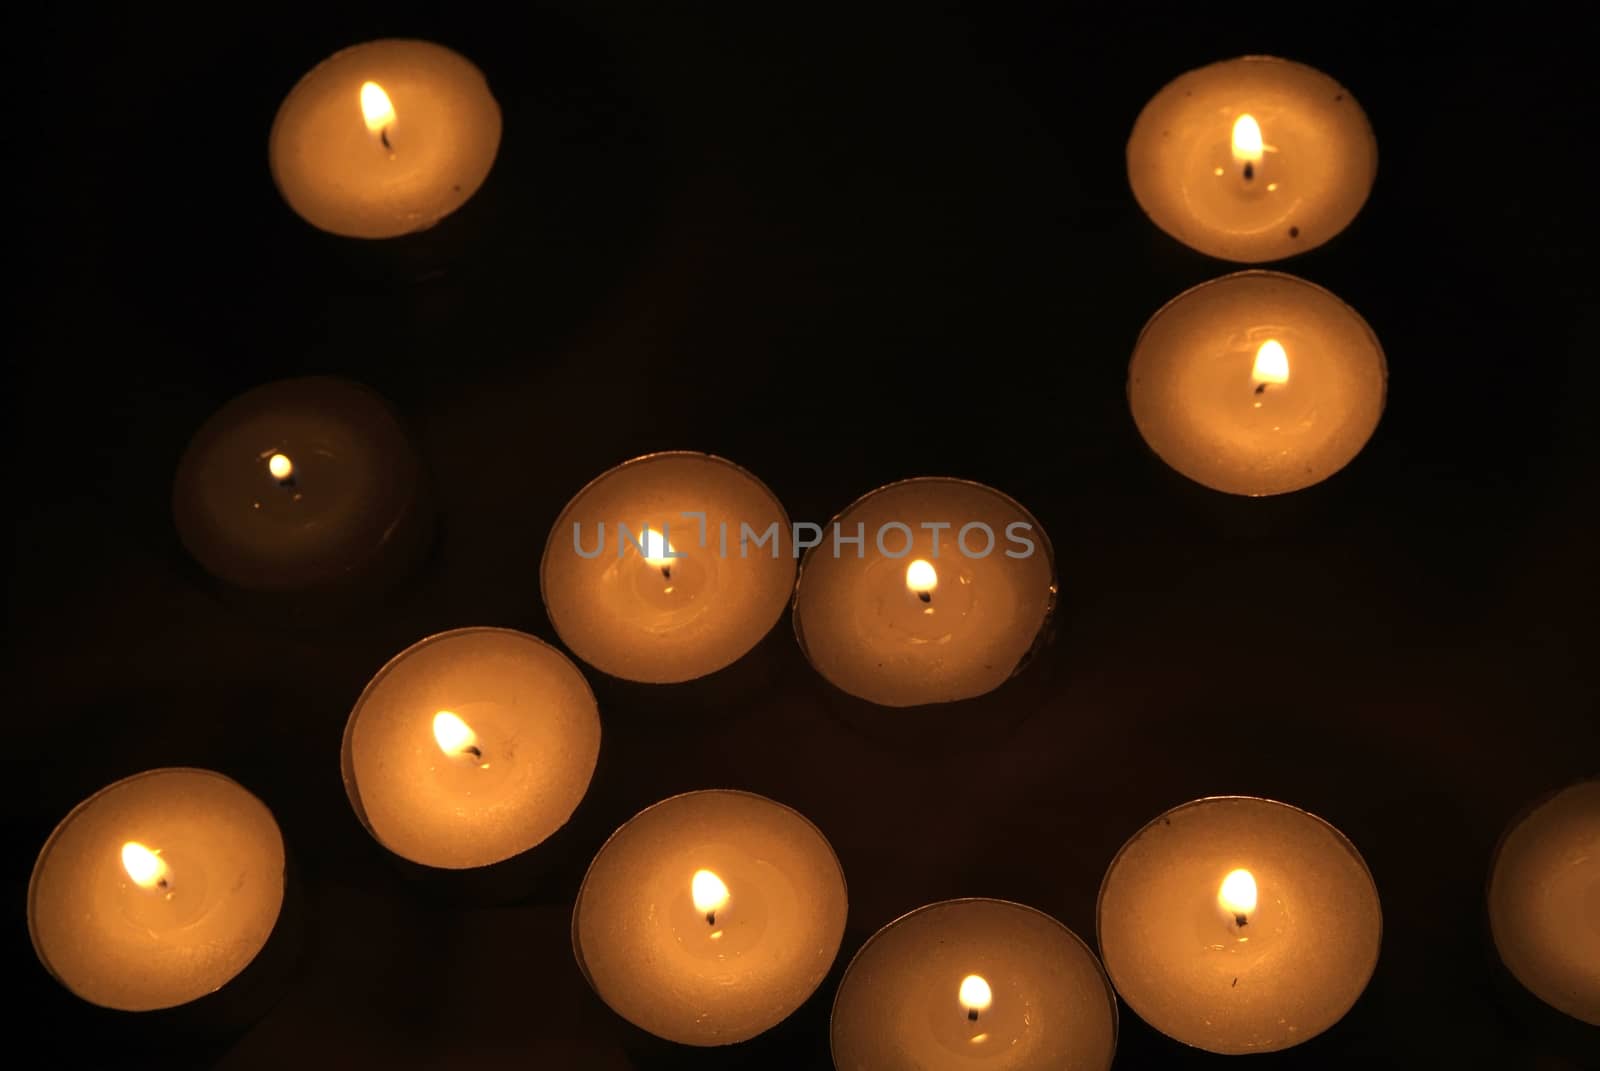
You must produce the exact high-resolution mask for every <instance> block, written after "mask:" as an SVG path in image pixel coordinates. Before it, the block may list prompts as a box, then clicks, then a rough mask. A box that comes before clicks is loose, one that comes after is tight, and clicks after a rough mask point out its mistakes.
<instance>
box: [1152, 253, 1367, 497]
mask: <svg viewBox="0 0 1600 1071" xmlns="http://www.w3.org/2000/svg"><path fill="white" fill-rule="evenodd" d="M1387 382H1388V368H1387V365H1386V363H1385V361H1384V356H1383V350H1382V348H1381V347H1380V346H1379V345H1378V339H1377V337H1376V336H1375V335H1374V334H1373V333H1372V329H1371V328H1370V327H1368V326H1367V322H1366V321H1365V320H1363V319H1362V318H1361V316H1360V315H1359V314H1358V313H1357V312H1356V311H1355V310H1354V309H1352V308H1350V306H1348V305H1346V304H1345V303H1344V302H1342V301H1340V300H1339V299H1338V298H1337V297H1335V296H1334V295H1332V294H1330V293H1328V291H1326V290H1324V289H1322V288H1321V287H1319V286H1315V285H1313V284H1311V283H1308V282H1306V281H1305V280H1303V279H1297V278H1295V277H1294V276H1292V275H1283V274H1280V273H1278V272H1267V271H1247V272H1239V273H1237V274H1235V275H1228V276H1224V277H1223V278H1221V279H1214V280H1212V281H1211V282H1208V283H1202V284H1201V285H1199V286H1197V287H1195V288H1194V289H1192V290H1187V291H1185V292H1184V293H1182V294H1180V295H1178V296H1177V297H1175V298H1173V299H1172V300H1171V301H1170V302H1168V303H1167V304H1166V305H1165V306H1164V307H1163V308H1162V309H1161V310H1160V311H1159V312H1157V313H1156V314H1155V316H1153V317H1151V319H1150V322H1149V323H1148V324H1146V325H1145V328H1144V331H1143V333H1142V334H1140V336H1139V341H1138V344H1137V345H1136V346H1135V347H1134V351H1133V358H1132V360H1131V361H1130V362H1129V365H1128V403H1129V406H1130V407H1131V409H1132V411H1133V420H1134V423H1135V424H1137V425H1138V427H1139V433H1140V434H1141V435H1143V436H1144V439H1145V442H1147V443H1149V444H1150V447H1151V449H1153V450H1154V451H1155V452H1156V453H1157V454H1158V455H1159V456H1160V457H1161V459H1162V460H1163V461H1165V462H1166V463H1167V464H1168V465H1171V466H1172V467H1173V468H1174V469H1176V470H1178V471H1179V472H1181V473H1183V474H1184V475H1185V476H1187V477H1189V478H1190V479H1191V480H1194V481H1195V482H1197V483H1201V484H1204V485H1205V486H1207V487H1210V488H1212V489H1213V490H1217V491H1225V492H1228V493H1230V494H1237V495H1275V494H1282V493H1284V492H1288V491H1297V490H1299V489H1301V488H1304V487H1309V486H1311V485H1312V484H1315V483H1318V482H1320V481H1322V480H1325V479H1327V478H1328V477H1329V476H1332V475H1333V474H1334V473H1336V472H1338V471H1339V470H1340V469H1342V468H1344V466H1345V465H1347V464H1349V463H1350V461H1351V460H1352V459H1353V458H1354V457H1355V456H1356V455H1357V454H1358V453H1360V452H1361V448H1362V447H1363V446H1365V445H1366V443H1367V440H1368V439H1369V438H1371V437H1372V432H1373V430H1374V429H1375V428H1376V427H1377V426H1378V418H1379V417H1380V416H1381V415H1382V413H1383V404H1384V396H1385V392H1386V389H1387Z"/></svg>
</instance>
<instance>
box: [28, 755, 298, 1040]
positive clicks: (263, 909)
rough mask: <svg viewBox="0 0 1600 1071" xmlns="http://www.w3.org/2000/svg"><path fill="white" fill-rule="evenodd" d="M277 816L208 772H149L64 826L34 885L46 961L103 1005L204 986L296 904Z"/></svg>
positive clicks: (151, 1003)
mask: <svg viewBox="0 0 1600 1071" xmlns="http://www.w3.org/2000/svg"><path fill="white" fill-rule="evenodd" d="M283 885H284V852H283V837H282V835H281V834H280V833H279V832H278V824H277V823H276V822H274V821H273V819H272V814H271V812H269V811H268V810H267V808H266V807H265V805H263V804H262V802H261V801H260V800H258V799H256V798H255V797H254V796H252V795H251V794H250V793H249V792H247V791H246V790H245V789H244V788H242V787H241V786H240V785H238V784H237V783H235V782H234V781H231V780H229V779H228V778H226V777H224V776H222V775H221V774H218V773H212V772H211V771H209V770H193V769H182V768H174V769H162V770H150V771H148V772H146V773H142V774H136V775H135V776H133V777H129V778H126V779H125V780H122V781H118V782H117V783H116V784H114V785H111V786H109V787H108V788H103V789H101V790H100V791H99V792H96V793H95V794H94V795H93V796H90V797H89V798H88V799H87V800H85V801H84V802H83V803H80V804H79V805H78V806H77V807H76V808H74V809H73V811H72V813H71V814H69V815H67V817H66V818H65V819H63V820H62V822H61V824H60V825H59V826H57V827H56V830H55V832H54V833H52V834H51V835H50V839H49V840H48V841H46V842H45V846H44V850H43V851H41V852H40V853H39V861H38V862H37V863H35V864H34V867H33V880H32V882H31V883H30V885H29V887H28V928H29V931H30V932H31V934H32V936H33V947H34V950H35V951H36V952H38V954H39V960H40V962H42V963H43V964H44V965H45V968H46V969H47V970H49V971H50V973H51V974H53V975H54V976H55V977H56V978H57V979H58V980H59V981H60V982H61V984H62V985H64V986H66V987H67V988H68V989H70V990H71V991H72V992H73V993H75V994H77V995H78V996H79V997H82V998H83V999H84V1000H87V1001H89V1002H90V1003H92V1004H98V1005H101V1006H103V1007H107V1008H116V1009H119V1010H122V1011H153V1010H155V1009H157V1008H170V1007H173V1006H175V1005H178V1004H186V1003H188V1002H189V1001H192V1000H195V999H197V998H199V997H203V996H205V995H206V994H208V993H211V992H213V991H215V990H216V989H219V988H220V987H221V986H223V985H224V984H226V983H227V982H228V981H229V980H230V979H232V978H233V977H234V976H235V975H237V974H238V973H239V972H240V971H242V970H244V968H245V967H247V966H249V964H250V962H251V961H252V960H253V959H255V957H256V954H257V953H258V952H260V951H261V948H262V946H263V945H265V944H266V942H267V938H268V937H269V936H270V935H271V933H272V929H273V927H274V926H275V925H277V921H278V912H279V910H280V908H281V907H282V906H283Z"/></svg>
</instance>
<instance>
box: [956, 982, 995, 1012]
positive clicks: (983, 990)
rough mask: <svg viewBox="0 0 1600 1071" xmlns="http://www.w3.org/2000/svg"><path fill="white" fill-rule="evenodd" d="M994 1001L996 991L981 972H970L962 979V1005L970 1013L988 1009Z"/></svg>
mask: <svg viewBox="0 0 1600 1071" xmlns="http://www.w3.org/2000/svg"><path fill="white" fill-rule="evenodd" d="M992 1003H994V991H993V990H991V989H990V988H989V983H988V982H987V981H986V980H985V979H984V977H983V976H982V975H980V974H969V975H967V976H966V977H965V978H963V979H961V1006H962V1007H963V1008H965V1009H967V1011H968V1012H969V1013H972V1012H981V1011H988V1010H989V1005H990V1004H992Z"/></svg>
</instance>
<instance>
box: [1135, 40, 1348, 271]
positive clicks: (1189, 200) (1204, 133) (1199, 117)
mask: <svg viewBox="0 0 1600 1071" xmlns="http://www.w3.org/2000/svg"><path fill="white" fill-rule="evenodd" d="M1241 116H1249V117H1250V118H1252V119H1254V120H1255V121H1256V125H1257V128H1258V129H1259V132H1260V140H1261V142H1262V151H1261V153H1260V159H1259V160H1253V161H1252V160H1250V156H1249V154H1244V155H1241V154H1240V152H1238V151H1236V148H1235V137H1234V128H1235V124H1236V123H1237V122H1238V120H1239V118H1240V117H1241ZM1246 162H1250V163H1251V167H1250V169H1249V171H1248V172H1246V170H1245V168H1244V164H1245V163H1246ZM1377 170H1378V143H1377V141H1376V140H1375V139H1374V138H1373V136H1372V126H1371V125H1370V124H1369V123H1368V122H1367V117H1366V114H1365V113H1363V112H1362V110H1361V106H1360V105H1358V104H1357V103H1356V102H1355V98H1354V97H1352V96H1351V95H1350V92H1349V91H1348V90H1346V89H1345V88H1344V87H1343V86H1341V85H1339V83H1337V82H1335V81H1334V80H1333V79H1331V78H1329V77H1328V76H1327V75H1325V74H1323V73H1322V72H1320V71H1317V70H1313V69H1312V68H1310V67H1307V66H1304V65H1303V64H1299V63H1291V62H1289V61H1288V60H1281V59H1273V58H1270V57H1266V56H1247V57H1244V58H1242V59H1235V60H1227V61H1225V62H1222V63H1213V64H1211V65H1210V66H1208V67H1202V68H1200V69H1199V70H1195V71H1190V72H1189V73H1187V74H1185V75H1182V76H1181V77H1179V78H1178V79H1176V80H1175V81H1173V82H1171V83H1170V84H1168V85H1167V86H1166V87H1165V88H1163V89H1162V90H1161V92H1159V93H1157V94H1156V96H1155V97H1154V98H1153V99H1152V100H1151V101H1150V103H1149V104H1147V105H1145V108H1144V111H1142V112H1141V113H1140V114H1139V118H1138V120H1137V122H1135V123H1134V127H1133V134H1132V135H1131V136H1130V137H1129V139H1128V181H1129V183H1130V184H1131V185H1132V187H1133V195H1134V197H1135V198H1136V199H1137V200H1138V202H1139V206H1140V207H1141V208H1143V209H1144V210H1145V213H1146V214H1147V215H1148V216H1149V217H1150V219H1151V220H1152V221H1153V222H1154V223H1155V224H1156V226H1158V227H1160V228H1161V229H1162V230H1164V231H1166V232H1167V233H1168V234H1170V235H1172V236H1173V237H1174V238H1176V239H1178V240H1179V241H1180V242H1183V243H1184V244H1185V245H1188V246H1190V247H1192V248H1194V249H1196V250H1198V251H1200V252H1202V253H1206V254H1208V255H1210V256H1214V257H1220V258H1222V259H1224V260H1235V261H1242V262H1245V263H1252V264H1254V263H1260V262H1263V261H1268V260H1278V259H1281V258H1283V257H1287V256H1292V255H1294V254H1295V253H1300V252H1304V251H1305V250H1307V249H1312V248H1315V247H1316V246H1319V245H1321V244H1322V243H1323V242H1326V241H1327V240H1328V239H1330V238H1332V237H1334V236H1335V235H1336V234H1338V233H1339V232H1340V231H1342V230H1344V229H1345V227H1347V226H1348V225H1349V223H1350V221H1351V220H1353V219H1354V218H1355V217H1356V214H1357V213H1358V212H1360V211H1361V206H1362V205H1363V204H1365V203H1366V200H1367V195H1368V194H1369V193H1370V192H1371V190H1372V182H1373V179H1374V177H1375V176H1376V174H1377ZM1247 174H1248V176H1249V177H1246V175H1247Z"/></svg>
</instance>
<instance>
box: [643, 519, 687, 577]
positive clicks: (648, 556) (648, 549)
mask: <svg viewBox="0 0 1600 1071" xmlns="http://www.w3.org/2000/svg"><path fill="white" fill-rule="evenodd" d="M639 545H640V546H642V547H643V548H644V560H645V561H647V562H649V563H650V564H651V565H653V566H655V567H656V568H657V569H662V568H665V567H666V566H669V565H671V564H672V563H673V562H675V561H677V560H678V559H677V558H675V557H671V555H675V554H677V552H678V548H677V547H675V546H673V545H672V543H671V542H670V541H669V540H668V539H667V537H666V536H664V535H662V534H661V533H660V532H658V531H656V530H655V529H654V528H646V529H645V530H644V535H643V536H641V537H640V539H639Z"/></svg>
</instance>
